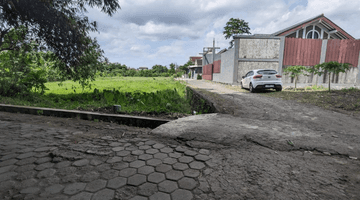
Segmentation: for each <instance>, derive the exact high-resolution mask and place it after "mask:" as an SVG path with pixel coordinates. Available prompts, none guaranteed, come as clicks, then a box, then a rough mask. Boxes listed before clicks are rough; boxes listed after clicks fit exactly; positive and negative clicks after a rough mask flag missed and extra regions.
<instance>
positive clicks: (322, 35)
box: [320, 29, 324, 39]
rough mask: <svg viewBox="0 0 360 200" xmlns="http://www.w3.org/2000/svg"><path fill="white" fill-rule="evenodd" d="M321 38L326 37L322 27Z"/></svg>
mask: <svg viewBox="0 0 360 200" xmlns="http://www.w3.org/2000/svg"><path fill="white" fill-rule="evenodd" d="M320 38H321V39H324V29H321V36H320Z"/></svg>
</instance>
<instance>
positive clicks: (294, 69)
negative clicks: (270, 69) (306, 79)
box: [284, 66, 308, 90]
mask: <svg viewBox="0 0 360 200" xmlns="http://www.w3.org/2000/svg"><path fill="white" fill-rule="evenodd" d="M284 72H285V74H286V75H288V74H290V77H292V78H294V82H295V90H296V83H297V81H298V80H299V76H300V75H305V76H308V75H307V74H306V72H307V68H306V67H304V66H290V67H287V68H285V69H284Z"/></svg>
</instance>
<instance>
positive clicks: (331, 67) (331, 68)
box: [311, 61, 352, 92]
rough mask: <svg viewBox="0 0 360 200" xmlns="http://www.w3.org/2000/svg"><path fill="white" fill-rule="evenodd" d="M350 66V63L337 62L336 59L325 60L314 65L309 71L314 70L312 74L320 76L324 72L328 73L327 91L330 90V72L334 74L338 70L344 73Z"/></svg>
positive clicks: (337, 72)
mask: <svg viewBox="0 0 360 200" xmlns="http://www.w3.org/2000/svg"><path fill="white" fill-rule="evenodd" d="M351 66H352V65H351V64H350V63H338V62H336V61H330V62H325V63H322V64H318V65H315V66H314V68H312V69H311V71H312V72H314V74H317V75H319V76H321V75H322V74H324V73H325V72H327V73H328V76H329V92H330V82H331V81H330V74H331V73H334V74H336V75H338V74H339V73H340V72H343V73H345V72H346V71H348V70H349V69H350V67H351Z"/></svg>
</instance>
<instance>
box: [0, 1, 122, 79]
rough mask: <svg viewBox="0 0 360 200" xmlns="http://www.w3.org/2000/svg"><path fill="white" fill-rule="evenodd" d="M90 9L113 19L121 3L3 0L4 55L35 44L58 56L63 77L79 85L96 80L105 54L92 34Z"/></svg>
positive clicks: (0, 42) (0, 47)
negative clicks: (12, 35) (14, 35)
mask: <svg viewBox="0 0 360 200" xmlns="http://www.w3.org/2000/svg"><path fill="white" fill-rule="evenodd" d="M86 6H90V7H98V8H101V11H102V12H105V13H107V14H108V15H109V16H112V15H113V14H114V13H115V12H116V10H117V9H119V8H120V6H119V4H118V1H117V0H0V22H1V23H0V52H1V51H5V50H19V48H20V47H24V46H25V45H29V44H30V42H31V41H35V42H36V43H37V44H38V48H40V49H45V48H47V49H49V50H52V51H53V52H54V54H55V55H56V56H57V58H58V59H59V60H61V62H62V65H59V66H58V68H59V69H60V70H61V71H62V72H63V75H65V76H67V77H69V78H72V79H73V80H74V81H79V82H80V83H82V84H87V83H88V82H87V81H85V80H84V79H92V78H93V77H94V76H93V73H94V71H96V67H97V66H98V64H99V63H100V62H101V61H102V60H104V56H103V51H102V50H101V49H100V46H99V45H98V43H97V41H96V40H95V39H92V38H91V37H90V36H89V32H94V31H97V24H96V22H95V21H93V22H91V21H89V19H88V18H87V17H86V16H85V15H84V13H85V12H87V10H86ZM21 26H24V27H26V28H25V29H23V30H22V31H23V32H22V33H21V34H19V37H18V38H12V40H5V38H6V37H7V35H8V33H9V31H10V30H12V29H14V28H15V29H18V28H19V27H21Z"/></svg>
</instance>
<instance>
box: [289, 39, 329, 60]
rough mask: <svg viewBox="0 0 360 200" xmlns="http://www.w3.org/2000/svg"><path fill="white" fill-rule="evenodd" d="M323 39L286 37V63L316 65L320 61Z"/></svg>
mask: <svg viewBox="0 0 360 200" xmlns="http://www.w3.org/2000/svg"><path fill="white" fill-rule="evenodd" d="M321 44H322V40H315V39H302V38H285V49H284V62H283V64H284V65H303V66H314V65H316V64H319V63H320V54H321Z"/></svg>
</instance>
